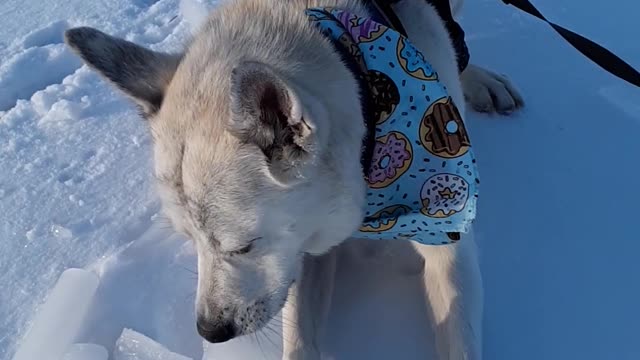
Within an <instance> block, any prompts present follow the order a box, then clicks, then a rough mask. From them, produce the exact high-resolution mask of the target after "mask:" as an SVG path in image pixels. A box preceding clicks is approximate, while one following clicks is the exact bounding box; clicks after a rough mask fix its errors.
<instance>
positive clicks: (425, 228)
mask: <svg viewBox="0 0 640 360" xmlns="http://www.w3.org/2000/svg"><path fill="white" fill-rule="evenodd" d="M306 13H307V15H308V16H309V18H310V20H311V21H312V22H314V23H315V24H316V25H317V27H318V28H319V29H320V30H321V31H322V33H323V34H324V35H325V36H327V37H328V38H329V39H330V40H331V41H332V42H333V43H334V45H335V47H336V49H337V50H338V51H339V52H340V53H341V55H342V57H343V59H344V61H345V62H346V63H347V64H348V66H349V67H350V69H351V71H352V72H353V73H354V75H355V76H356V78H358V79H359V81H360V88H361V89H360V90H361V92H362V100H363V114H364V117H365V119H366V121H367V128H368V130H369V131H368V135H367V139H365V145H364V151H363V167H364V170H365V171H364V176H365V179H366V181H367V184H368V191H367V204H366V217H365V219H364V222H363V224H362V226H361V228H360V229H359V230H358V232H357V234H354V236H356V237H359V238H368V239H390V238H394V239H410V240H414V241H417V242H420V243H423V244H431V245H436V244H448V243H451V242H454V241H456V240H458V239H459V233H460V232H467V231H468V227H469V225H470V224H471V222H472V221H473V220H474V218H475V212H476V199H477V197H478V183H479V180H478V175H477V168H476V160H475V157H474V155H473V151H472V148H471V142H470V140H469V136H468V133H467V131H466V129H465V126H464V122H463V120H462V118H461V116H460V113H459V112H458V110H457V108H456V105H455V104H454V103H453V101H452V99H451V97H449V96H448V95H447V92H446V89H445V88H444V87H443V86H442V84H441V83H440V82H439V81H438V74H437V72H435V71H434V69H432V67H431V66H430V65H429V64H428V62H427V61H426V60H425V59H424V56H423V54H422V53H421V52H420V51H418V50H417V49H416V48H415V47H414V46H413V45H412V44H411V43H410V42H409V40H408V39H406V38H405V37H404V36H402V35H400V34H399V33H398V32H396V31H394V30H392V29H390V28H388V27H386V26H384V25H382V24H380V23H377V22H375V21H374V20H372V19H369V18H364V17H359V16H357V15H355V14H352V13H349V12H346V11H343V10H340V9H336V8H313V9H307V11H306Z"/></svg>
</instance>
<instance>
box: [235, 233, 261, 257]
mask: <svg viewBox="0 0 640 360" xmlns="http://www.w3.org/2000/svg"><path fill="white" fill-rule="evenodd" d="M260 239H262V238H261V237H257V238H255V239H252V240H251V241H249V243H248V244H247V245H246V246H244V247H242V248H240V249H238V250H232V251H229V252H228V254H229V255H244V254H246V253H248V252H249V251H251V249H253V243H254V242H255V241H257V240H260Z"/></svg>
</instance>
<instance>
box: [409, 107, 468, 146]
mask: <svg viewBox="0 0 640 360" xmlns="http://www.w3.org/2000/svg"><path fill="white" fill-rule="evenodd" d="M420 142H421V143H422V146H424V147H425V149H427V151H429V152H430V153H432V154H434V155H436V156H439V157H443V158H448V159H450V158H455V157H458V156H462V155H464V154H465V153H466V152H467V151H469V147H470V146H471V141H469V135H468V134H467V130H466V129H465V127H464V122H463V121H462V116H460V112H459V111H458V108H457V107H456V106H455V104H454V103H453V100H452V99H451V98H450V97H444V98H442V99H439V100H436V101H434V103H433V104H431V106H429V109H427V111H426V112H425V113H424V115H423V116H422V121H421V123H420Z"/></svg>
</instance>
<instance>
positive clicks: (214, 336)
mask: <svg viewBox="0 0 640 360" xmlns="http://www.w3.org/2000/svg"><path fill="white" fill-rule="evenodd" d="M196 328H198V334H200V336H202V337H203V338H204V339H205V340H207V341H208V342H210V343H221V342H225V341H227V340H231V339H233V338H234V337H235V336H236V328H235V326H234V325H233V323H231V322H227V323H216V324H212V323H210V322H206V321H201V320H198V321H197V322H196Z"/></svg>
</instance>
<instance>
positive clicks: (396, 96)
mask: <svg viewBox="0 0 640 360" xmlns="http://www.w3.org/2000/svg"><path fill="white" fill-rule="evenodd" d="M367 84H368V85H369V89H370V91H371V97H372V100H371V106H372V108H373V117H374V119H376V124H381V123H383V122H385V121H387V119H389V116H391V114H393V112H394V111H395V109H396V107H397V106H398V104H399V103H400V92H399V91H398V86H397V85H396V83H395V82H394V81H393V79H391V78H390V77H389V76H388V75H387V74H385V73H383V72H380V71H376V70H370V71H369V72H367Z"/></svg>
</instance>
